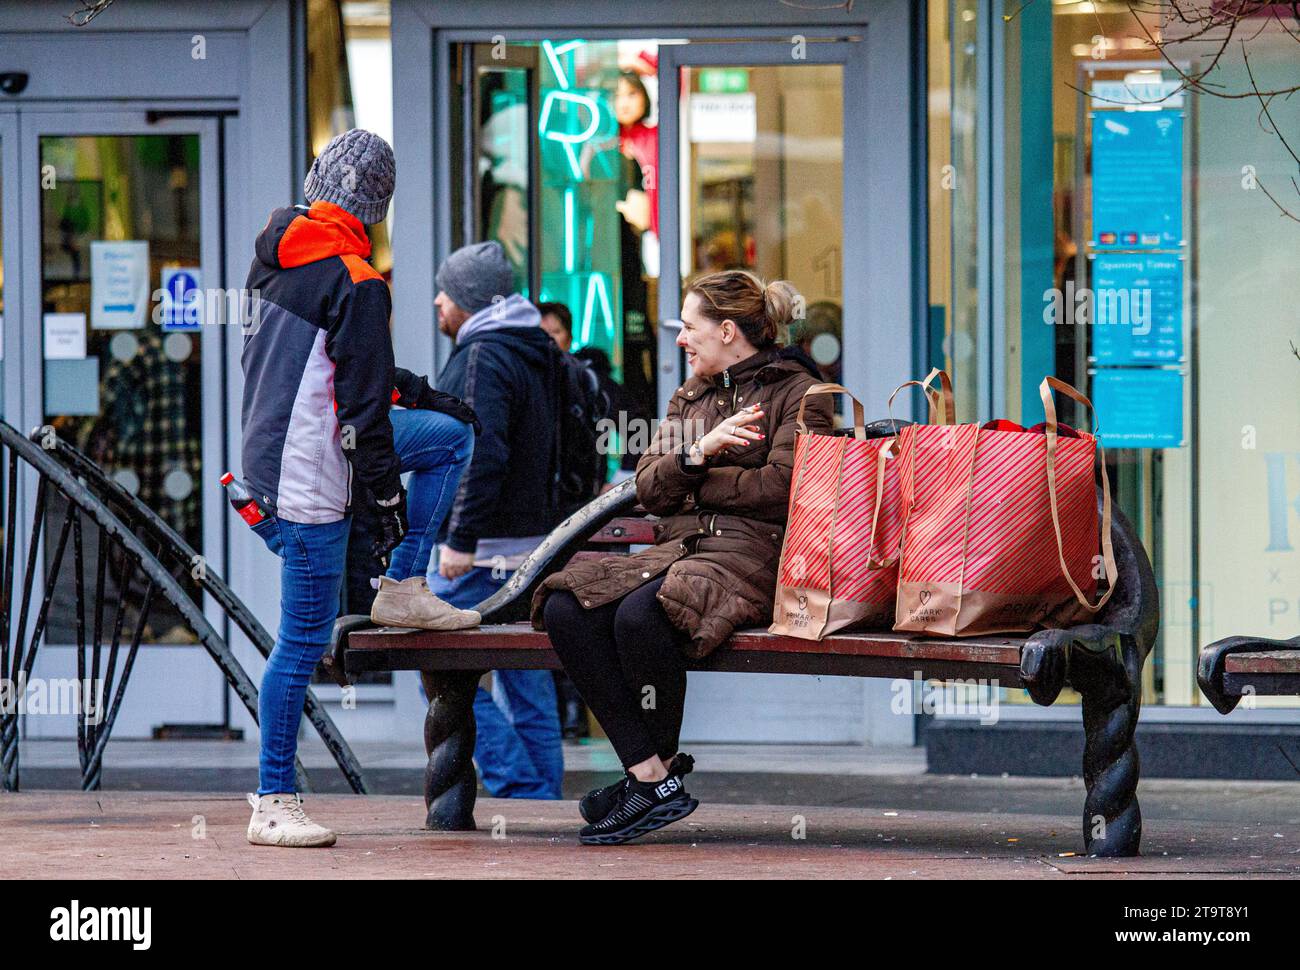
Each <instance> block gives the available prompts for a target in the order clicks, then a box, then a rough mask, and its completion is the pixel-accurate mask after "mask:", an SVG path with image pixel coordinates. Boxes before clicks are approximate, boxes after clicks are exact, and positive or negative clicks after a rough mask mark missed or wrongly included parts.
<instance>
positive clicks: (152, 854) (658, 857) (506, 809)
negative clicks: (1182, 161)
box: [0, 791, 1300, 880]
mask: <svg viewBox="0 0 1300 970" xmlns="http://www.w3.org/2000/svg"><path fill="white" fill-rule="evenodd" d="M307 806H308V811H309V812H310V813H311V814H312V815H313V817H314V818H316V819H317V820H319V821H321V822H324V823H326V824H329V825H331V826H333V827H334V828H336V829H337V830H338V831H339V833H340V837H339V842H338V844H337V845H336V846H335V847H333V848H330V849H314V850H289V849H274V848H264V847H255V846H250V845H248V844H247V842H246V841H245V839H244V827H245V825H246V824H247V821H248V813H249V809H248V806H247V803H246V802H245V800H244V796H243V795H242V794H230V795H214V794H208V793H185V792H162V793H139V792H100V793H85V792H66V791H25V792H16V793H6V794H0V872H2V873H3V874H4V877H5V878H7V879H14V878H74V879H87V878H89V879H133V878H169V879H247V878H286V879H304V878H307V879H334V878H342V879H347V878H393V879H415V878H427V879H436V878H488V879H494V878H529V877H546V878H563V879H576V878H587V879H619V878H663V879H682V878H693V877H709V878H728V879H769V878H817V879H837V878H876V879H933V878H941V879H983V878H999V879H1006V878H1012V879H1055V880H1077V879H1107V878H1130V879H1131V878H1143V877H1157V878H1165V879H1167V878H1178V877H1193V878H1196V877H1200V878H1204V877H1205V876H1207V875H1212V876H1214V877H1217V878H1261V877H1262V878H1296V877H1297V876H1300V829H1297V827H1295V826H1289V827H1288V826H1276V825H1272V824H1260V823H1254V824H1241V823H1223V822H1205V821H1195V822H1190V821H1176V820H1156V821H1154V822H1151V823H1149V824H1148V826H1147V830H1146V834H1145V840H1144V851H1145V854H1144V855H1143V856H1142V857H1140V858H1136V859H1124V860H1116V859H1089V858H1084V857H1082V856H1079V855H1071V853H1078V852H1080V851H1081V850H1082V838H1081V836H1080V834H1079V830H1078V826H1079V821H1078V819H1077V818H1074V817H1064V816H1053V815H1043V814H1017V815H1014V816H1010V815H993V814H978V813H969V812H946V811H917V810H912V809H899V810H897V811H882V810H877V809H863V808H843V807H834V808H806V809H798V810H795V809H792V808H791V807H790V806H770V805H769V806H764V805H725V804H723V805H719V804H703V805H701V807H700V809H699V810H698V811H697V812H696V813H695V814H694V815H692V816H691V817H690V818H688V819H685V820H683V821H682V822H679V823H677V824H676V825H673V826H670V827H668V828H666V829H664V830H662V831H660V832H657V833H654V834H652V835H650V836H648V837H647V838H645V839H643V840H641V841H640V842H637V843H634V844H632V845H627V846H613V847H586V846H580V845H579V844H578V842H577V830H578V827H579V826H580V824H581V821H580V819H579V818H578V814H577V807H576V805H575V803H573V802H571V801H564V802H544V801H525V800H517V799H515V800H504V799H483V800H481V801H480V802H479V804H478V806H477V810H476V813H475V815H476V819H477V820H478V823H479V825H480V830H479V831H476V832H429V831H426V830H424V829H423V828H422V827H421V826H422V822H423V817H424V806H423V803H422V801H421V800H420V799H419V798H412V797H405V796H368V797H365V796H355V795H318V796H312V797H310V798H309V799H308V801H307Z"/></svg>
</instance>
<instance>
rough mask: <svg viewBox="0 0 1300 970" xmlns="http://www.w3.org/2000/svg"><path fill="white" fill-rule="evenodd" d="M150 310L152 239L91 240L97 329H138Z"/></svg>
mask: <svg viewBox="0 0 1300 970" xmlns="http://www.w3.org/2000/svg"><path fill="white" fill-rule="evenodd" d="M148 313H149V243H148V242H145V241H143V240H129V241H125V242H108V241H105V240H98V241H95V242H92V243H91V244H90V325H91V327H93V328H94V329H96V330H135V329H138V328H140V327H143V326H144V321H145V318H146V316H147V315H148Z"/></svg>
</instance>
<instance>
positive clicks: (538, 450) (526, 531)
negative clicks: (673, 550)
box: [430, 242, 564, 798]
mask: <svg viewBox="0 0 1300 970" xmlns="http://www.w3.org/2000/svg"><path fill="white" fill-rule="evenodd" d="M435 279H436V284H437V289H438V295H437V298H436V299H435V301H434V302H435V304H436V306H437V310H438V329H439V330H441V331H442V333H444V334H446V335H447V336H448V337H450V338H451V339H452V340H453V341H454V342H455V348H454V349H453V350H452V353H451V356H450V357H449V358H448V360H447V364H446V366H445V367H444V368H443V371H442V373H441V374H439V375H438V387H439V388H441V389H442V390H444V391H446V392H448V393H450V394H454V395H455V396H456V397H459V398H462V399H464V401H465V403H466V404H467V405H468V406H470V407H472V408H473V409H474V411H475V412H476V413H477V414H478V417H479V420H480V421H481V422H482V425H483V432H482V434H480V435H479V439H478V442H477V444H476V445H475V448H474V456H473V458H472V459H471V460H470V466H469V469H468V471H466V472H465V475H464V476H463V477H462V478H461V483H460V488H459V489H458V490H457V492H456V498H455V501H454V502H453V503H452V507H451V515H450V516H449V517H448V519H447V524H446V537H445V539H444V541H443V544H442V546H441V547H440V549H439V574H440V575H439V576H438V577H435V578H434V579H432V580H431V581H430V587H431V589H432V590H433V591H434V592H435V593H436V594H437V595H438V596H440V597H441V598H443V599H445V600H446V601H447V602H448V603H451V604H452V605H453V606H459V607H462V608H470V607H473V606H476V605H478V604H479V603H481V602H483V601H484V600H485V599H487V598H488V597H489V596H491V595H492V594H493V593H495V592H496V591H497V590H499V589H500V588H501V587H502V586H504V585H505V584H506V582H508V581H509V579H510V577H511V575H512V574H513V573H514V571H515V569H517V568H518V567H519V566H520V565H521V564H522V563H523V560H524V559H525V558H527V556H528V554H529V553H530V552H532V550H533V549H534V548H536V546H537V545H538V544H539V543H540V542H541V541H542V539H544V538H545V537H546V535H547V533H549V532H550V531H551V530H552V529H553V528H555V526H556V525H558V524H559V523H560V521H561V520H562V519H563V517H564V515H563V512H564V510H562V509H561V508H559V507H558V506H559V499H558V496H557V495H556V490H555V488H554V487H553V486H554V482H555V477H556V473H557V468H556V465H557V461H558V455H557V452H558V445H559V442H558V434H559V420H560V416H559V395H560V384H559V380H560V375H561V374H562V371H561V368H562V366H563V363H562V359H561V358H562V351H561V350H560V349H559V347H557V346H556V344H555V341H554V340H552V339H551V336H550V334H548V333H547V332H546V331H545V330H544V329H543V328H542V318H541V314H540V313H539V312H538V310H537V308H536V307H535V306H533V304H532V303H530V302H529V301H528V300H526V299H524V297H523V296H521V295H520V294H518V293H516V292H515V284H514V273H513V271H512V269H511V267H510V263H509V261H508V260H507V259H506V255H505V252H504V251H503V250H502V248H501V245H500V243H497V242H481V243H475V244H473V245H470V246H465V247H464V248H462V249H458V250H456V251H455V252H454V253H452V254H451V255H450V256H448V257H447V259H446V261H445V262H444V263H443V264H442V265H441V266H440V267H439V268H438V273H437V276H436V278H435ZM474 717H475V722H476V726H477V741H476V743H475V748H474V760H475V762H477V764H478V767H479V771H480V773H481V774H482V777H483V787H484V788H486V789H487V791H488V792H489V793H490V794H491V795H493V796H494V797H497V798H511V797H513V798H559V797H560V783H561V781H562V780H563V776H564V757H563V753H562V747H561V736H560V720H559V715H558V712H557V709H556V698H555V681H554V678H553V677H552V676H551V673H550V671H546V670H498V671H496V672H495V673H494V674H493V681H492V694H490V695H489V694H488V693H487V692H486V691H485V690H483V689H482V688H481V687H480V688H479V690H478V694H477V695H476V697H475V701H474Z"/></svg>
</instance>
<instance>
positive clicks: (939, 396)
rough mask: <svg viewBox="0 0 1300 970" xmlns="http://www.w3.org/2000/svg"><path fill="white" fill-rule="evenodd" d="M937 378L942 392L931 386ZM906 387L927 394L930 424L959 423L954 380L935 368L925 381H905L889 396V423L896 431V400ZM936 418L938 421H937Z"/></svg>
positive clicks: (887, 405)
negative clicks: (917, 388)
mask: <svg viewBox="0 0 1300 970" xmlns="http://www.w3.org/2000/svg"><path fill="white" fill-rule="evenodd" d="M936 377H938V378H939V385H940V390H935V389H934V388H933V387H931V386H930V382H931V381H933V380H934V379H935V378H936ZM905 387H919V388H920V389H921V390H922V391H924V392H925V399H926V401H927V402H929V405H930V417H929V421H930V424H956V423H957V406H956V404H955V403H954V401H953V393H952V379H951V378H950V377H949V376H948V372H947V371H942V370H940V369H939V368H938V367H935V368H933V369H931V371H930V373H928V374H926V375H925V379H924V380H920V381H904V382H903V383H902V384H899V385H898V386H897V387H896V388H894V393H893V394H891V395H889V402H888V403H887V404H886V405H885V406H886V407H887V408H888V409H889V423H890V424H891V425H893V427H894V430H895V431H897V430H898V426H897V425H896V424H894V398H896V397H898V392H899V391H901V390H902V389H903V388H905ZM936 416H937V418H938V420H935V418H936Z"/></svg>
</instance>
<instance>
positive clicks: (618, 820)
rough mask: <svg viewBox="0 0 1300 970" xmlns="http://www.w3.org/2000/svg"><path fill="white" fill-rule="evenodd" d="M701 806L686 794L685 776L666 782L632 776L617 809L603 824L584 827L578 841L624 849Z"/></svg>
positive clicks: (625, 781)
mask: <svg viewBox="0 0 1300 970" xmlns="http://www.w3.org/2000/svg"><path fill="white" fill-rule="evenodd" d="M699 804H700V803H699V801H698V800H697V799H694V798H692V797H691V796H690V795H688V794H687V793H686V785H685V782H683V781H682V776H681V775H676V774H673V775H669V776H668V777H667V778H664V779H663V780H662V781H637V780H636V779H635V778H634V777H632V776H631V775H628V776H627V777H626V778H625V779H624V780H623V782H622V785H621V787H620V789H619V792H618V801H617V802H615V804H614V808H613V809H612V810H611V811H610V813H609V814H608V815H606V816H605V817H604V818H602V819H601V820H600V821H599V822H593V823H591V824H590V825H586V826H584V827H583V829H582V831H581V832H579V833H578V838H579V840H580V841H581V842H582V844H583V845H622V844H623V843H624V842H631V841H632V840H633V839H635V838H639V837H641V836H642V835H645V834H646V833H647V832H653V831H654V830H655V829H661V828H663V827H664V826H665V825H669V824H671V823H673V822H676V821H678V820H679V819H683V818H685V817H686V816H687V815H690V814H691V812H693V811H695V809H696V808H697V807H699Z"/></svg>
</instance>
